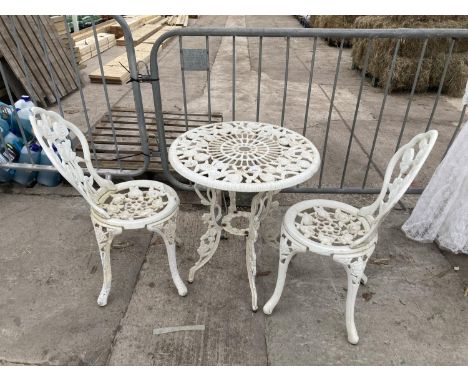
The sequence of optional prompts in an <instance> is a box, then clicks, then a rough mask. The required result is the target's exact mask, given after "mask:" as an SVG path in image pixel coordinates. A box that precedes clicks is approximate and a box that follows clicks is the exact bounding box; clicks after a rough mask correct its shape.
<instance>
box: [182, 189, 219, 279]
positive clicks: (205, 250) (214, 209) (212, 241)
mask: <svg viewBox="0 0 468 382" xmlns="http://www.w3.org/2000/svg"><path fill="white" fill-rule="evenodd" d="M195 191H196V192H197V194H198V196H199V197H200V200H201V202H202V204H204V205H209V206H210V212H209V213H206V214H203V218H202V219H203V221H204V222H205V223H206V224H208V230H207V231H206V232H205V234H204V235H203V236H202V237H201V238H200V247H198V250H197V252H198V254H199V255H200V258H199V259H198V261H197V262H196V263H195V265H194V266H193V267H192V268H190V271H189V277H188V281H189V282H190V283H191V282H193V280H194V278H195V272H196V271H197V270H199V269H200V268H201V267H203V266H204V265H205V264H206V263H207V262H208V261H210V259H211V258H212V257H213V255H214V253H215V252H216V249H217V248H218V244H219V240H220V238H221V232H222V228H221V226H220V225H219V224H218V223H219V220H220V218H221V206H220V204H219V196H220V192H221V191H218V190H216V189H212V188H208V189H207V190H206V197H205V196H203V195H202V194H201V191H200V190H199V189H198V188H197V187H196V186H195Z"/></svg>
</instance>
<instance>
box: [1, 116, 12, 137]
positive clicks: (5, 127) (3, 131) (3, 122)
mask: <svg viewBox="0 0 468 382" xmlns="http://www.w3.org/2000/svg"><path fill="white" fill-rule="evenodd" d="M9 131H10V124H9V123H8V121H6V120H4V119H2V118H0V134H1V135H2V137H3V138H5V136H6V135H7V134H8V132H9ZM0 142H1V141H0Z"/></svg>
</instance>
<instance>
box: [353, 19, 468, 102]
mask: <svg viewBox="0 0 468 382" xmlns="http://www.w3.org/2000/svg"><path fill="white" fill-rule="evenodd" d="M354 26H355V28H359V29H381V28H385V29H391V28H468V16H362V17H358V18H357V19H356V20H355V23H354ZM367 43H368V40H367V39H355V40H354V41H353V52H352V58H353V67H355V68H357V69H362V67H363V65H364V60H365V54H366V48H367ZM396 43H397V40H396V39H386V38H384V39H374V42H373V49H372V53H371V55H370V57H369V64H368V71H367V72H368V74H369V75H370V76H372V77H374V78H375V79H376V83H377V85H378V86H382V87H383V86H385V84H386V81H387V78H388V72H389V69H390V64H391V60H392V56H393V53H394V50H395V47H396ZM449 44H450V40H449V39H446V38H437V39H430V40H429V41H428V44H427V48H426V53H425V56H424V57H425V59H424V61H423V65H422V69H421V74H420V79H419V81H418V84H417V87H416V91H417V92H425V91H428V90H432V89H434V88H437V87H438V84H439V81H440V78H441V75H442V71H443V66H444V60H445V55H446V53H447V52H448V49H449ZM422 47H423V40H421V39H414V38H408V39H402V40H401V43H400V49H399V51H398V57H397V61H396V64H395V70H394V76H393V78H392V81H391V90H399V91H403V90H410V89H411V87H412V85H413V81H414V75H415V73H416V68H417V64H418V60H419V57H420V54H421V50H422ZM467 59H468V39H464V40H458V41H457V42H456V43H455V46H454V49H453V55H452V59H451V63H450V65H449V68H448V71H447V76H446V80H445V83H444V86H443V92H444V94H448V95H451V96H457V97H458V96H460V95H462V94H463V89H464V87H465V84H466V80H467V75H466V71H467V69H466V63H467Z"/></svg>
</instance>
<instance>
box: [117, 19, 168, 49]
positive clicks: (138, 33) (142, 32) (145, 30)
mask: <svg viewBox="0 0 468 382" xmlns="http://www.w3.org/2000/svg"><path fill="white" fill-rule="evenodd" d="M164 22H165V19H161V20H159V21H158V22H157V23H154V24H144V25H142V26H141V27H139V28H138V29H136V30H135V31H133V33H132V37H133V45H138V44H140V43H141V42H143V41H144V40H146V39H147V38H148V37H150V36H151V35H152V34H154V33H156V32H157V31H158V30H160V29H161V28H162V27H163V26H164ZM117 45H125V38H124V37H123V36H122V37H120V38H119V39H117Z"/></svg>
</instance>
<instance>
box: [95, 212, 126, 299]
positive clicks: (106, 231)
mask: <svg viewBox="0 0 468 382" xmlns="http://www.w3.org/2000/svg"><path fill="white" fill-rule="evenodd" d="M91 220H92V222H93V226H94V233H95V234H96V241H97V243H98V247H99V255H100V256H101V264H102V272H103V281H102V288H101V292H100V293H99V297H98V299H97V303H98V305H99V306H106V305H107V299H108V298H109V293H110V290H111V284H112V271H111V260H110V250H111V246H112V240H114V237H115V236H117V235H120V234H121V233H122V228H120V227H113V226H110V225H106V224H103V223H100V222H98V221H97V220H96V219H94V218H93V217H92V216H91Z"/></svg>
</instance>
